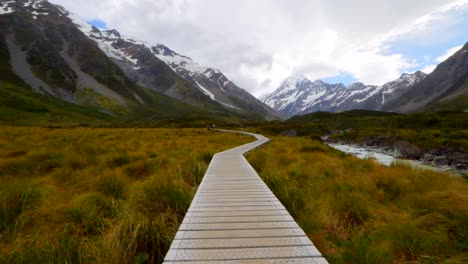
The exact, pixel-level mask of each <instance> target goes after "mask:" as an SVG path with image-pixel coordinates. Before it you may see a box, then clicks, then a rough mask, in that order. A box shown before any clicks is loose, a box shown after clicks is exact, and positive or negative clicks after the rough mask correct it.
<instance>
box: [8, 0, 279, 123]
mask: <svg viewBox="0 0 468 264" xmlns="http://www.w3.org/2000/svg"><path fill="white" fill-rule="evenodd" d="M77 21H78V23H77ZM83 28H85V30H83ZM83 31H85V32H83ZM102 32H103V33H102ZM102 32H101V30H99V29H97V28H95V27H93V26H91V25H89V24H88V23H86V22H84V21H83V20H81V19H79V18H78V17H76V15H74V14H73V13H70V12H68V11H67V10H66V9H65V8H63V7H61V6H58V5H54V4H51V3H49V2H48V1H45V0H27V1H1V2H0V38H1V39H0V41H2V43H4V44H5V45H3V44H2V45H3V46H5V47H7V49H8V51H9V53H10V54H11V55H12V56H10V59H9V61H5V62H2V63H6V64H10V66H11V67H12V69H13V72H14V73H15V74H16V75H18V76H19V77H20V78H21V79H22V80H24V81H25V82H26V83H27V84H28V85H29V86H31V88H32V89H33V90H34V91H35V92H38V93H42V94H44V95H47V96H54V97H56V98H60V99H61V100H65V101H67V102H70V103H74V104H78V105H81V106H84V107H91V108H96V109H99V110H100V111H101V112H104V113H107V114H111V115H127V114H129V113H130V112H132V111H134V109H135V108H138V109H141V108H142V107H143V108H145V107H146V108H155V107H156V108H157V107H159V106H158V105H155V104H154V103H155V102H162V101H164V100H166V101H167V99H164V98H166V97H165V96H169V97H172V98H174V99H171V100H178V101H180V102H181V103H182V104H175V105H179V107H180V109H185V108H186V107H185V106H183V104H187V105H192V106H195V107H197V108H199V109H200V112H207V113H208V112H209V113H211V114H215V115H219V116H226V117H234V118H236V119H238V118H240V119H255V120H264V119H277V115H276V113H275V112H274V111H273V110H271V109H270V108H269V107H267V106H265V105H264V104H263V103H261V102H260V101H258V100H256V99H255V100H252V98H253V96H251V95H250V94H248V93H247V92H246V91H245V90H242V89H240V88H239V89H240V90H239V91H235V92H233V94H229V95H227V96H226V98H227V99H225V100H215V99H218V98H217V97H215V96H216V95H214V93H213V88H212V87H206V86H207V85H206V84H205V83H203V82H202V81H197V80H195V81H192V80H186V79H184V78H182V77H181V76H180V75H179V74H178V73H176V72H175V71H174V70H173V69H171V67H169V66H168V65H167V64H166V62H163V61H162V60H160V59H159V58H158V57H157V56H155V55H154V51H153V50H151V49H147V48H146V46H144V45H140V44H141V43H139V42H138V41H134V42H133V43H129V42H128V41H125V40H123V39H121V36H120V33H118V31H116V30H108V31H102ZM85 33H87V34H85ZM90 35H92V36H94V38H91V37H90ZM99 38H101V39H99ZM100 40H101V41H100ZM109 40H112V41H109ZM106 42H107V43H106ZM119 49H123V50H124V51H125V52H127V53H128V54H127V53H124V52H122V51H120V54H117V55H120V56H116V54H115V52H116V51H119ZM158 51H159V53H161V56H168V55H172V56H175V55H176V56H179V57H181V58H184V59H190V58H188V57H186V56H182V55H180V54H177V53H175V52H173V51H171V50H170V49H169V48H167V47H166V49H165V50H162V46H159V49H158ZM171 52H172V53H171ZM122 56H123V57H125V59H124V60H121V58H122ZM134 56H135V57H137V59H134V58H133V57H134ZM119 59H120V60H119ZM137 64H138V65H137ZM216 74H220V73H219V72H216V71H212V73H211V75H213V76H214V75H216ZM223 76H224V75H223ZM224 77H225V76H224ZM233 85H234V84H233ZM203 88H205V89H203ZM236 92H237V94H236ZM163 95H164V96H163ZM228 96H229V97H228ZM218 97H219V96H218ZM244 97H247V98H248V99H249V100H250V101H248V102H243V98H244ZM236 100H237V101H236ZM169 101H170V100H169ZM218 101H220V102H218ZM239 102H240V103H239ZM233 105H234V106H235V107H232V106H233ZM161 107H162V106H161ZM190 109H192V108H190ZM257 109H260V110H259V111H256V110H257ZM148 110H149V111H150V112H151V109H148ZM154 110H155V111H153V112H158V113H159V112H161V111H160V109H154ZM166 111H175V112H177V111H179V109H166ZM182 112H184V111H182Z"/></svg>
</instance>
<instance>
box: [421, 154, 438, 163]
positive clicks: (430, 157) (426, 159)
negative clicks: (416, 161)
mask: <svg viewBox="0 0 468 264" xmlns="http://www.w3.org/2000/svg"><path fill="white" fill-rule="evenodd" d="M435 157H437V156H436V155H432V154H428V153H425V154H424V157H423V160H424V161H426V162H429V161H433V160H434V158H435Z"/></svg>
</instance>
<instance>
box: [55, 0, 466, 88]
mask: <svg viewBox="0 0 468 264" xmlns="http://www.w3.org/2000/svg"><path fill="white" fill-rule="evenodd" d="M51 2H52V3H55V4H59V5H61V6H63V7H65V8H66V9H68V10H69V11H71V12H73V13H75V14H77V15H78V16H80V17H82V18H83V19H85V20H86V21H89V22H90V23H92V24H93V25H95V26H97V27H99V28H107V29H116V30H117V31H119V32H120V33H121V34H123V35H126V36H131V37H134V38H136V39H139V40H144V41H147V42H149V43H162V44H164V45H166V46H168V47H169V48H171V49H173V50H174V51H176V52H178V53H180V54H183V55H186V56H189V57H191V58H192V59H193V60H195V61H196V62H198V63H199V64H202V65H206V66H210V67H214V68H218V69H220V70H221V71H222V72H223V73H224V74H225V75H226V76H227V77H228V78H229V79H231V80H232V81H233V82H234V83H236V84H237V85H238V86H239V87H241V88H244V89H246V90H247V91H249V92H251V93H252V94H253V95H255V96H260V95H263V94H266V93H269V92H272V91H273V90H275V89H276V88H278V87H279V86H280V85H281V83H282V82H283V81H284V80H285V79H286V78H288V77H289V76H292V75H298V74H304V75H305V76H307V77H308V78H309V79H311V80H316V79H322V80H324V81H327V82H330V83H338V82H342V83H344V84H349V83H352V82H356V81H360V82H363V83H365V84H374V85H381V84H383V83H385V82H388V81H391V80H394V79H396V78H398V77H399V76H400V75H401V74H402V73H405V72H410V73H411V72H415V71H417V70H422V71H425V72H426V73H429V72H431V71H432V70H433V69H434V68H435V66H436V65H437V64H438V63H440V62H442V61H443V60H444V59H446V58H448V57H449V56H450V55H452V54H453V53H454V52H456V51H457V50H458V49H459V48H461V46H463V44H465V43H466V42H467V41H468V0H411V1H408V0H353V1H343V0H255V1H253V0H235V1H228V0H100V1H94V0H80V1H76V0H51Z"/></svg>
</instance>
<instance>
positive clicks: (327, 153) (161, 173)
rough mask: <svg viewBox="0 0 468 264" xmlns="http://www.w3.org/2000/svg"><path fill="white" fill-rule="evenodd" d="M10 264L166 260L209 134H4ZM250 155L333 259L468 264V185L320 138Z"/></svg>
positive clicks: (1, 215) (1, 223) (219, 140)
mask: <svg viewBox="0 0 468 264" xmlns="http://www.w3.org/2000/svg"><path fill="white" fill-rule="evenodd" d="M0 134H1V135H2V136H1V137H0V146H1V147H0V263H63V262H66V263H144V262H148V263H158V262H161V261H162V259H163V258H164V256H165V254H166V252H167V250H168V249H169V246H170V244H171V242H172V239H173V237H174V235H175V233H176V231H177V229H178V227H179V225H180V223H181V221H182V219H183V217H184V215H185V213H186V211H187V210H188V208H189V205H190V202H191V200H192V198H193V195H194V194H195V191H196V189H197V186H198V184H199V183H200V181H201V179H202V177H203V175H204V173H205V170H206V169H207V164H208V163H209V162H210V160H211V157H212V155H213V154H214V153H216V152H218V151H221V150H225V149H229V148H231V147H234V146H238V145H241V144H244V143H247V142H250V141H252V140H253V139H252V138H251V137H249V136H243V135H238V134H231V133H215V132H212V131H208V130H206V129H140V128H126V129H120V128H115V129H111V128H62V129H53V128H42V127H12V126H1V127H0ZM269 138H270V139H271V143H269V144H267V145H265V146H264V147H262V148H261V149H257V150H255V151H253V152H251V153H249V154H248V160H249V162H250V163H251V164H252V165H253V166H254V168H255V169H256V170H257V172H258V173H259V175H260V176H261V177H262V178H263V180H264V181H265V183H266V184H267V185H268V186H269V187H270V189H271V190H272V191H273V193H274V194H275V195H276V196H277V197H278V198H279V200H280V201H281V202H282V204H283V205H284V206H285V207H286V208H287V209H288V211H289V212H290V213H291V215H292V216H293V217H294V219H295V220H296V221H297V222H298V224H299V225H300V226H301V227H302V228H303V229H304V231H305V232H306V233H307V235H308V236H309V237H310V238H311V240H312V241H313V242H314V244H315V246H316V247H317V248H318V249H319V250H320V251H321V252H322V253H323V254H324V255H325V257H326V258H327V260H328V261H329V262H331V263H401V262H412V261H415V262H431V263H435V262H442V261H449V262H450V261H451V262H464V261H467V260H468V244H467V243H468V242H467V241H468V185H467V182H466V179H463V178H460V177H458V178H457V177H451V176H449V175H447V174H444V173H437V172H431V171H422V170H413V169H411V168H409V167H405V166H401V165H397V166H391V167H384V166H382V165H379V164H377V163H375V162H374V161H370V160H359V159H357V158H355V157H352V156H349V155H346V154H344V153H342V152H339V151H337V150H333V149H332V148H330V147H328V146H326V145H324V144H323V143H321V142H319V141H317V140H313V139H311V138H310V137H308V138H306V137H294V138H289V137H270V136H269Z"/></svg>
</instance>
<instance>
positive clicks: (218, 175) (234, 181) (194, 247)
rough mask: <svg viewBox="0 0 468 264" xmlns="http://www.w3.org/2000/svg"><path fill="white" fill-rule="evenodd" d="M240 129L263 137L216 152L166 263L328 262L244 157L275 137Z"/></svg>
mask: <svg viewBox="0 0 468 264" xmlns="http://www.w3.org/2000/svg"><path fill="white" fill-rule="evenodd" d="M221 131H223V132H235V131H226V130H221ZM238 133H244V134H248V135H252V136H254V137H256V138H257V141H255V142H252V143H249V144H245V145H242V146H239V147H236V148H233V149H230V150H226V151H223V152H219V153H217V154H216V155H214V157H213V159H212V160H211V163H210V165H209V166H208V170H207V171H206V173H205V176H204V178H203V180H202V182H201V183H200V186H199V187H198V191H197V193H196V194H195V197H194V199H193V201H192V204H191V205H190V208H189V210H188V212H187V214H186V215H185V218H184V221H183V222H182V224H181V225H180V227H179V230H178V231H177V234H176V236H175V238H174V241H173V242H172V245H171V248H170V249H169V252H168V253H167V255H166V258H165V260H164V262H165V263H219V262H230V263H320V264H321V263H327V261H326V260H325V258H323V257H322V255H321V254H320V252H319V251H318V250H317V248H316V247H315V246H314V245H313V243H312V242H311V241H310V240H309V238H308V237H307V236H306V234H305V233H304V231H302V229H301V228H300V227H299V226H298V225H297V223H296V222H295V221H294V219H293V218H292V217H291V215H290V214H289V213H288V211H286V209H285V208H284V206H283V205H282V204H281V203H280V202H279V201H278V199H277V198H276V197H275V196H274V194H273V193H272V192H271V191H270V189H269V188H268V187H267V186H266V184H265V183H264V182H263V181H262V179H260V177H259V176H258V174H257V173H256V172H255V170H254V169H253V168H252V166H251V165H250V164H249V163H248V162H247V160H246V159H245V158H244V156H243V154H244V153H246V152H248V151H250V150H252V149H254V148H257V147H259V146H261V145H263V144H265V143H266V142H268V141H269V139H268V138H266V137H264V136H262V135H258V134H252V133H246V132H238Z"/></svg>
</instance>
